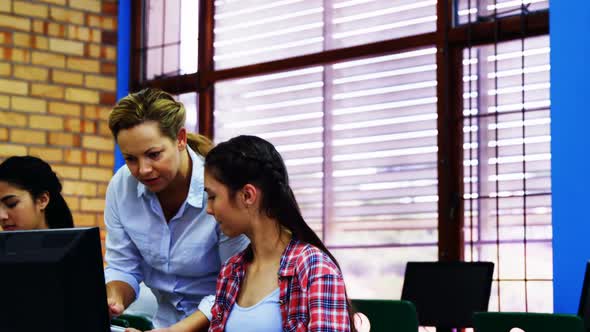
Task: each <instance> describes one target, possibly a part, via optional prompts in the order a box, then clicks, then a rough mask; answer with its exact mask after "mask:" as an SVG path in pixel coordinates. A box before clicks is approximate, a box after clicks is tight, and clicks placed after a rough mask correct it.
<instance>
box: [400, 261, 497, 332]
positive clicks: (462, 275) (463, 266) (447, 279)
mask: <svg viewBox="0 0 590 332" xmlns="http://www.w3.org/2000/svg"><path fill="white" fill-rule="evenodd" d="M493 273H494V264H493V263H490V262H408V263H407V265H406V272H405V276H404V284H403V288H402V300H406V301H411V302H412V303H414V305H415V306H416V311H417V313H418V321H419V324H420V325H422V326H437V327H444V328H463V327H471V326H472V325H473V321H472V317H473V313H474V312H476V311H487V310H488V302H489V298H490V292H491V287H492V278H493Z"/></svg>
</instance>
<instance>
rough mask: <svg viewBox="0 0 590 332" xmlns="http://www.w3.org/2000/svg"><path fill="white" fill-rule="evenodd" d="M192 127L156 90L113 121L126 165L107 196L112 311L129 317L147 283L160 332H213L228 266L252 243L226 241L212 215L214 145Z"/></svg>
mask: <svg viewBox="0 0 590 332" xmlns="http://www.w3.org/2000/svg"><path fill="white" fill-rule="evenodd" d="M184 122H185V109H184V106H183V105H182V104H181V103H179V102H177V101H175V100H174V98H173V97H172V96H171V95H170V94H168V93H166V92H164V91H161V90H158V89H150V88H148V89H144V90H141V91H139V92H136V93H133V94H130V95H128V96H127V97H124V98H122V99H121V100H120V101H119V102H118V103H117V105H116V106H115V107H114V108H113V110H112V112H111V113H110V115H109V127H110V129H111V132H112V134H113V137H114V138H115V140H116V142H117V143H118V144H119V147H120V149H121V152H122V154H123V157H124V159H125V163H126V167H121V169H119V170H118V171H117V173H116V174H115V176H114V177H113V178H112V180H111V182H110V184H109V187H108V189H107V194H106V207H105V212H104V217H105V224H106V227H107V241H106V257H105V259H106V261H107V264H108V265H107V268H106V270H105V276H106V282H107V285H106V287H107V297H108V302H109V309H110V312H111V314H112V315H118V314H120V313H122V312H123V310H125V308H127V307H128V306H129V304H131V303H132V302H133V301H134V299H135V298H136V296H137V294H138V291H139V286H138V285H139V283H140V282H142V281H143V282H144V283H145V284H146V285H147V286H148V287H149V288H150V289H151V290H152V292H153V293H154V295H155V296H156V299H157V302H158V310H157V312H156V316H155V318H154V325H155V326H156V327H157V328H162V329H158V331H199V330H205V329H206V328H207V326H208V325H209V320H210V319H211V317H210V316H211V306H212V300H213V298H212V297H211V296H208V295H211V294H214V292H215V281H216V277H217V274H218V273H219V270H220V267H221V264H222V263H223V262H225V260H226V259H227V258H228V257H230V256H232V255H233V254H235V253H237V252H239V251H241V250H242V249H244V248H245V247H246V246H247V244H248V239H247V238H245V237H243V236H240V237H235V238H231V239H230V238H228V237H226V236H225V235H223V234H222V233H221V231H220V229H219V225H218V224H217V223H216V221H215V219H214V218H213V217H211V216H209V215H207V213H206V203H207V194H206V193H205V191H204V185H203V172H204V168H203V163H204V156H205V155H206V154H207V152H208V151H209V150H210V149H211V148H212V143H211V141H210V140H208V139H207V138H206V137H204V136H200V135H195V134H189V133H187V131H186V129H185V128H184ZM128 330H131V329H128Z"/></svg>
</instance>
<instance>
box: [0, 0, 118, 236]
mask: <svg viewBox="0 0 590 332" xmlns="http://www.w3.org/2000/svg"><path fill="white" fill-rule="evenodd" d="M116 29H117V1H116V0H102V1H99V0H34V1H33V0H0V159H4V158H5V157H7V156H10V155H25V154H29V155H36V156H40V157H41V158H43V159H45V160H47V161H48V162H50V163H51V165H52V166H53V168H54V169H55V170H56V172H57V173H58V175H59V176H60V178H61V180H62V182H63V185H64V188H63V194H64V196H65V198H66V200H67V201H68V203H69V205H70V208H71V209H72V212H73V213H74V221H75V223H76V225H77V226H101V227H103V226H104V225H103V220H102V210H103V205H104V195H105V190H106V186H107V183H108V181H109V179H110V177H111V175H112V167H113V163H114V157H113V140H112V139H111V137H110V133H109V130H108V126H107V122H106V119H107V116H108V112H109V110H110V107H111V106H112V104H113V103H114V102H115V96H116V95H115V89H116V72H115V69H116V62H115V61H116V56H117V48H116Z"/></svg>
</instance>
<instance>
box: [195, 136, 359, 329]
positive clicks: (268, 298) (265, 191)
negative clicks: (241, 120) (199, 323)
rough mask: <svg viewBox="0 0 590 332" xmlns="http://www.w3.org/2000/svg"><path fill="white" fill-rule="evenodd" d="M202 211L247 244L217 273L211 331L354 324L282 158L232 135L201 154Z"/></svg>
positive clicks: (261, 143) (332, 263)
mask: <svg viewBox="0 0 590 332" xmlns="http://www.w3.org/2000/svg"><path fill="white" fill-rule="evenodd" d="M205 190H206V191H207V193H208V203H207V212H208V213H209V214H211V215H213V216H214V217H215V219H216V220H217V221H218V222H219V224H220V227H221V230H222V231H223V232H224V233H225V234H226V235H227V236H230V237H232V236H237V235H240V234H245V235H246V236H247V237H248V238H249V239H250V241H251V245H250V246H249V247H248V248H247V249H246V250H244V251H243V252H241V253H239V254H237V255H235V256H233V257H231V258H230V259H229V260H228V261H227V262H226V263H225V265H224V266H223V267H222V269H221V272H220V273H219V277H218V279H217V288H216V297H215V303H214V305H213V308H212V314H213V316H212V320H211V325H210V327H209V331H210V332H221V331H227V332H233V331H240V332H248V331H269V332H270V331H297V332H303V331H326V332H327V331H354V327H353V326H352V324H351V322H352V313H351V308H350V304H349V301H348V299H347V296H346V288H345V285H344V281H343V279H342V273H341V271H340V268H339V266H338V263H337V262H336V259H335V258H334V256H332V254H331V253H330V252H329V251H328V249H327V248H326V247H325V246H324V244H323V243H322V241H321V240H320V239H319V238H318V237H317V235H316V234H315V233H314V232H313V231H312V230H311V228H310V227H309V226H308V225H307V223H306V222H305V220H304V219H303V217H302V216H301V213H300V210H299V206H298V204H297V201H296V200H295V197H294V195H293V192H292V190H291V188H290V187H289V180H288V176H287V171H286V167H285V164H284V162H283V159H282V158H281V156H280V154H279V153H278V152H277V150H276V149H275V148H274V146H273V145H272V144H271V143H269V142H267V141H265V140H263V139H261V138H259V137H255V136H238V137H235V138H232V139H230V140H229V141H227V142H223V143H221V144H219V145H217V146H216V147H215V148H213V149H212V150H211V151H210V152H209V154H208V155H207V157H206V159H205Z"/></svg>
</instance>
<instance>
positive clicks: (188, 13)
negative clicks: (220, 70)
mask: <svg viewBox="0 0 590 332" xmlns="http://www.w3.org/2000/svg"><path fill="white" fill-rule="evenodd" d="M145 8H146V25H145V26H144V34H145V36H146V37H145V38H146V39H145V40H146V45H144V47H143V49H142V50H141V52H142V54H143V56H144V57H145V60H146V64H147V65H146V73H145V79H148V80H150V79H154V78H158V77H162V76H163V77H167V76H174V75H179V74H186V73H194V72H196V71H197V64H198V52H197V45H198V17H199V15H198V10H199V2H198V1H193V0H166V1H164V0H148V1H146V5H145Z"/></svg>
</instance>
